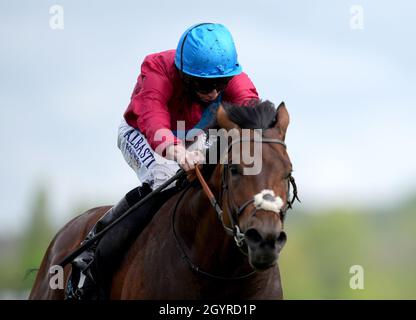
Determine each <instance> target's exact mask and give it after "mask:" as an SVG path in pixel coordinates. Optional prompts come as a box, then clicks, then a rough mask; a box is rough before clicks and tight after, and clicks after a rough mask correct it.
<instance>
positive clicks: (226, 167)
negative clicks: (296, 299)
mask: <svg viewBox="0 0 416 320" xmlns="http://www.w3.org/2000/svg"><path fill="white" fill-rule="evenodd" d="M216 122H217V126H218V127H219V128H224V129H227V130H230V129H237V130H240V131H241V129H248V130H249V132H250V134H251V136H250V138H249V139H246V143H248V146H249V148H250V150H253V149H254V148H255V147H256V146H257V147H258V146H259V145H260V147H261V151H262V152H261V154H260V155H255V156H256V157H260V158H259V159H257V160H259V161H260V163H261V171H260V173H259V174H257V175H244V174H243V169H245V167H246V165H245V164H244V163H238V164H234V163H230V162H224V163H221V162H220V163H217V164H214V165H212V164H211V165H204V166H203V168H202V174H201V176H202V180H203V181H204V182H205V184H206V185H205V188H203V187H201V183H199V182H198V180H197V179H195V180H194V181H193V182H192V183H189V184H188V185H187V186H186V187H185V188H183V189H182V190H181V191H180V192H178V193H177V194H175V195H174V196H172V197H171V198H170V199H169V200H167V202H166V203H165V204H164V205H163V206H162V207H161V208H160V209H159V210H158V212H157V213H156V214H155V216H154V218H153V219H152V220H151V222H150V223H149V225H148V226H147V227H146V228H145V229H144V231H143V232H142V233H141V234H140V235H139V236H138V237H137V239H136V240H135V241H134V242H133V244H132V245H131V247H130V248H129V249H128V250H127V252H126V254H125V256H124V258H123V260H122V261H120V264H119V267H118V268H117V270H115V272H114V274H113V277H112V279H110V280H111V281H110V286H109V292H108V298H109V299H123V300H124V299H146V300H153V299H154V300H170V299H181V300H182V299H190V300H192V299H227V298H236V299H283V290H282V285H281V276H280V270H279V266H278V258H279V254H280V252H281V250H282V248H283V246H284V245H285V243H286V239H287V236H286V233H285V231H284V219H285V216H286V211H287V209H289V208H291V205H292V204H293V202H294V200H295V198H296V199H298V198H297V190H296V185H295V183H294V179H293V177H292V175H291V173H292V164H291V161H290V159H289V155H288V153H287V151H286V145H285V142H284V141H285V136H286V131H287V127H288V125H289V114H288V111H287V109H286V107H285V104H284V103H283V102H282V103H281V104H280V105H279V106H278V108H275V107H274V105H273V104H272V103H271V102H269V101H264V102H262V101H259V102H257V103H256V104H254V105H253V104H252V105H250V106H247V105H245V106H235V105H225V104H224V105H220V107H219V109H218V111H217V114H216ZM254 129H262V130H261V137H260V138H261V139H262V140H258V139H257V138H255V135H254V132H255V130H254ZM256 139H257V140H256ZM232 144H233V145H234V147H235V146H237V150H240V152H242V144H243V142H242V139H237V140H234V141H233V142H232ZM233 152H234V151H233ZM225 153H226V156H230V155H231V148H230V147H228V148H227V150H226V152H225ZM231 156H234V153H233V154H232V155H231ZM205 168H208V169H207V170H205ZM291 186H293V188H294V189H293V198H291V196H290V187H291ZM206 189H208V190H210V191H212V197H213V199H210V198H208V197H207V195H206V192H205V191H204V190H206ZM262 200H264V203H263V204H262V203H261V202H262ZM277 200H279V201H280V202H279V201H277ZM298 200H299V199H298ZM259 201H260V204H259ZM276 205H277V207H273V206H276ZM108 209H109V207H97V208H93V209H90V210H88V211H87V212H85V213H83V214H81V215H79V216H78V217H76V218H74V219H72V220H71V221H70V222H68V223H67V224H66V225H65V226H64V227H63V228H62V229H61V230H59V232H58V233H57V234H56V236H55V237H54V239H53V240H52V242H51V243H50V245H49V247H48V249H47V251H46V253H45V256H44V258H43V260H42V263H41V266H40V269H39V271H38V274H37V277H36V279H35V282H34V285H33V288H32V290H31V293H30V296H29V299H58V300H59V299H64V298H65V293H64V290H63V288H62V287H61V288H54V289H52V288H51V286H50V277H51V273H50V268H51V267H53V266H54V265H55V264H57V263H58V261H60V260H61V259H62V258H63V257H65V256H66V255H67V254H69V253H70V252H72V251H73V250H74V249H76V248H77V247H78V246H79V243H80V242H81V241H82V240H83V239H84V238H85V236H86V234H87V233H88V231H89V230H90V229H91V227H92V226H93V224H94V223H95V222H96V221H97V220H98V219H100V218H101V216H102V215H103V214H104V213H105V212H106V211H107V210H108ZM70 271H71V267H70V265H67V266H66V267H65V268H64V269H63V277H64V282H65V283H66V282H67V280H68V276H69V274H70Z"/></svg>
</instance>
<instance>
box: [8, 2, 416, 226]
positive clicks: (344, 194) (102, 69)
mask: <svg viewBox="0 0 416 320" xmlns="http://www.w3.org/2000/svg"><path fill="white" fill-rule="evenodd" d="M55 4H58V5H60V6H62V8H63V10H64V11H63V12H64V29H63V30H59V29H52V28H51V27H50V19H51V17H52V15H51V14H50V13H49V9H50V7H51V6H52V5H55ZM353 5H359V6H360V7H358V8H357V7H352V6H353ZM361 9H362V18H363V19H362V20H360V17H361V16H360V10H361ZM357 10H358V11H357ZM357 12H358V13H357ZM415 12H416V3H415V2H412V1H396V2H391V1H380V0H377V1H376V0H373V1H369V0H366V1H364V0H361V1H347V0H344V1H329V0H328V1H259V0H257V1H256V2H255V5H253V2H252V1H241V0H240V1H224V0H222V1H215V0H214V1H204V2H199V1H137V0H136V1H74V0H71V1H69V0H68V1H40V0H37V1H33V0H32V1H29V0H28V1H22V0H16V1H7V0H0V45H1V50H0V130H1V131H0V133H1V134H0V143H1V150H2V151H1V158H0V194H1V199H0V208H1V222H0V232H7V231H8V232H14V231H18V230H19V228H20V226H21V225H23V224H24V222H25V221H26V219H27V212H26V209H27V207H28V206H29V205H30V202H31V200H32V192H33V190H34V189H35V187H36V185H37V184H40V183H45V184H47V185H48V186H49V190H50V192H51V195H52V197H53V199H52V203H51V206H52V211H53V214H54V221H55V223H57V224H59V223H63V222H64V221H65V220H67V219H68V218H69V217H70V216H71V215H73V214H74V212H71V210H73V206H74V204H76V203H80V202H87V203H90V204H91V205H93V206H98V205H103V204H111V203H115V202H116V201H118V200H119V199H120V198H121V197H122V196H123V195H124V194H125V193H126V192H127V191H128V190H130V189H131V188H132V187H134V186H135V184H136V183H137V182H136V176H135V174H134V172H133V171H132V170H131V169H130V168H129V167H128V165H127V164H126V163H125V161H124V159H123V157H122V155H121V153H120V151H119V150H118V149H117V145H116V137H117V128H118V125H119V123H120V120H121V117H122V114H123V112H124V110H125V108H126V107H127V105H128V102H129V98H130V94H131V91H132V89H133V86H134V85H135V81H136V78H137V76H138V73H139V68H140V63H141V61H142V59H143V58H144V57H145V56H146V55H147V54H149V53H153V52H158V51H163V50H167V49H172V48H176V45H177V41H178V40H179V37H180V35H181V34H182V33H183V31H184V30H185V29H186V28H188V27H189V26H190V25H193V24H195V23H199V22H207V21H209V22H219V23H223V24H224V25H226V26H227V27H228V28H229V29H230V30H231V32H232V34H233V35H234V40H235V42H236V46H237V50H238V54H239V60H240V63H241V64H242V66H243V68H244V71H246V72H247V73H248V74H249V76H250V77H251V79H252V80H253V82H254V83H255V85H256V86H257V88H258V91H259V93H260V96H261V97H262V98H264V99H269V100H271V101H273V102H275V103H276V104H278V103H280V101H282V100H284V101H285V103H286V106H287V108H288V110H289V113H290V115H291V124H290V126H289V129H288V134H287V143H288V151H289V154H290V156H291V159H292V162H293V164H294V169H295V177H296V179H297V182H298V185H299V189H300V194H301V196H302V199H303V205H304V206H305V207H307V206H315V207H316V206H324V205H334V204H345V203H349V204H352V205H354V206H369V205H372V204H378V205H380V204H386V205H391V204H392V203H393V202H394V201H397V200H399V199H401V197H403V196H406V195H410V194H412V193H414V192H415V191H416V183H415V180H416V165H415V164H416V151H415V150H416V148H415V141H414V140H415V137H416V134H415V133H416V125H415V124H414V122H415V120H416V117H415V116H416V111H415V110H416V109H415V101H416V99H415V98H416V90H415V89H416V74H415V68H416V62H415V56H416V45H415V41H414V39H415V31H416V22H415V19H414V16H415ZM360 23H361V24H360ZM360 26H361V27H362V29H356V28H357V27H360Z"/></svg>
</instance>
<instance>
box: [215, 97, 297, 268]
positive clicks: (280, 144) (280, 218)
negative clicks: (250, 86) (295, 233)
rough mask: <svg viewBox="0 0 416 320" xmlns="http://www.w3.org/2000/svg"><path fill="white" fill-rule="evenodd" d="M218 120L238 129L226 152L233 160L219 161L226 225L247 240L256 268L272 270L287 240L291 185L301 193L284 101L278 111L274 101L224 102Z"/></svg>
mask: <svg viewBox="0 0 416 320" xmlns="http://www.w3.org/2000/svg"><path fill="white" fill-rule="evenodd" d="M217 123H218V125H219V126H220V127H221V128H224V129H226V130H227V132H229V131H230V130H234V131H236V132H238V137H237V138H236V135H233V139H232V142H231V144H229V145H228V147H227V148H228V149H226V150H225V152H224V153H225V154H226V155H227V157H228V159H229V160H228V161H223V162H224V164H223V165H220V166H218V170H219V174H218V175H217V177H220V179H221V181H217V183H218V184H220V188H221V191H220V194H221V197H220V205H221V206H222V209H223V210H224V213H225V214H224V218H223V223H224V227H225V228H226V230H227V229H228V230H227V231H228V233H230V234H232V235H233V236H234V238H235V240H236V242H237V245H239V246H243V245H244V244H245V245H246V247H247V251H248V258H249V262H250V264H251V266H252V267H254V268H255V269H256V270H265V269H268V268H270V267H272V266H274V265H275V264H276V263H277V259H278V256H279V253H280V251H281V250H282V248H283V246H284V245H285V243H286V233H285V232H284V231H283V222H284V218H285V213H286V210H287V209H288V208H290V207H291V204H292V203H293V200H294V199H290V190H289V189H290V185H293V187H294V198H295V197H296V186H295V184H294V180H293V178H292V176H291V172H292V164H291V162H290V159H289V156H288V154H287V152H286V145H285V143H284V140H285V135H286V129H287V127H288V125H289V114H288V112H287V109H286V107H285V105H284V103H281V104H280V105H279V107H278V108H277V110H276V109H275V108H274V106H273V104H272V103H271V102H269V101H265V102H261V103H257V104H255V105H250V106H233V105H227V104H225V105H223V106H220V107H219V109H218V112H217ZM256 129H261V130H256ZM247 153H249V157H248V155H247ZM245 159H246V160H247V159H250V163H247V162H245ZM236 160H237V161H236ZM255 166H257V168H255V170H254V167H255ZM253 172H255V174H253ZM230 230H232V233H231V231H230Z"/></svg>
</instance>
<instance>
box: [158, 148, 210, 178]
mask: <svg viewBox="0 0 416 320" xmlns="http://www.w3.org/2000/svg"><path fill="white" fill-rule="evenodd" d="M166 158H167V159H170V160H175V161H176V162H177V163H178V164H179V166H180V167H181V168H182V169H184V170H185V171H192V170H195V166H196V165H198V164H200V163H204V162H205V157H204V155H203V153H202V152H200V151H188V150H186V149H185V147H184V146H183V145H181V144H177V145H170V146H168V147H167V148H166Z"/></svg>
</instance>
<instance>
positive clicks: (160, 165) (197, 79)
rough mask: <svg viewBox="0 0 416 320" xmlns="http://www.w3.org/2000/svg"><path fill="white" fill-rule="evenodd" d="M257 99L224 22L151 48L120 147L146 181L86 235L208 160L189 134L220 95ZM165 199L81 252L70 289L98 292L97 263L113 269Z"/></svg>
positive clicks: (75, 293)
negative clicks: (188, 140)
mask: <svg viewBox="0 0 416 320" xmlns="http://www.w3.org/2000/svg"><path fill="white" fill-rule="evenodd" d="M253 99H256V100H258V99H259V98H258V94H257V91H256V88H255V87H254V85H253V83H252V82H251V80H250V79H249V78H248V76H247V75H246V74H245V73H243V72H242V68H241V65H240V64H239V63H238V60H237V52H236V49H235V45H234V41H233V38H232V36H231V34H230V32H229V31H228V29H227V28H226V27H224V26H223V25H221V24H215V23H201V24H197V25H194V26H192V27H190V28H189V29H187V30H186V31H185V32H184V34H183V35H182V37H181V38H180V40H179V43H178V46H177V49H176V50H168V51H163V52H159V53H154V54H150V55H148V56H147V57H146V58H145V59H144V61H143V63H142V65H141V73H140V75H139V77H138V79H137V83H136V86H135V88H134V90H133V93H132V96H131V102H130V104H129V106H128V108H127V110H126V112H125V113H124V117H123V120H122V122H121V125H120V127H119V133H118V147H119V149H120V150H121V152H122V154H123V156H124V158H125V160H126V161H127V163H128V164H129V166H130V167H131V168H132V169H133V170H134V171H135V172H136V174H137V176H138V178H139V180H140V183H141V186H140V187H138V188H135V189H133V190H131V191H130V192H129V193H127V194H126V196H125V197H124V198H123V199H122V200H121V201H120V202H119V203H118V204H116V205H115V206H114V207H112V208H111V209H110V210H109V211H108V212H107V213H106V214H104V215H103V217H102V218H101V219H100V220H99V221H98V222H97V223H96V224H95V226H94V227H93V228H92V230H91V231H90V232H89V234H88V235H87V238H86V240H88V239H91V238H92V237H93V236H94V235H95V234H97V233H98V232H99V231H100V230H102V229H103V228H104V227H105V226H107V225H108V224H109V223H111V222H112V221H114V220H115V219H116V218H118V217H120V216H121V215H122V214H123V213H124V212H126V211H127V210H128V209H129V208H130V207H131V206H133V205H134V204H135V203H137V202H138V201H139V200H140V199H142V198H143V197H144V196H146V195H147V194H149V193H150V192H151V191H152V190H154V189H156V188H157V187H159V186H160V185H161V184H163V183H164V182H166V181H167V180H168V179H169V178H171V177H172V176H173V175H174V174H175V173H176V172H177V170H178V169H180V168H182V169H184V170H185V171H188V172H189V171H192V170H194V168H195V165H197V164H198V163H201V162H203V161H204V155H203V153H202V152H201V151H200V150H193V151H191V150H189V149H187V148H186V147H185V135H186V134H187V133H189V132H190V130H192V129H203V128H204V127H206V126H207V124H209V123H210V122H211V121H212V120H213V119H214V117H215V111H216V108H218V105H219V103H220V102H221V101H227V102H230V103H233V104H240V105H242V104H244V103H246V102H248V101H250V100H253ZM181 121H182V122H181ZM162 204H163V200H162V201H161V199H160V198H158V197H154V198H151V199H150V200H149V201H148V202H146V203H145V204H143V205H142V206H141V207H140V208H138V209H137V212H134V213H133V214H131V215H129V216H127V217H126V218H125V219H124V220H122V221H121V222H120V223H119V224H117V225H116V226H114V227H113V228H112V229H110V230H109V231H108V232H107V233H106V234H105V236H104V237H103V238H102V239H101V240H100V241H99V242H98V243H97V244H96V245H93V246H91V247H89V248H88V249H87V250H86V251H84V252H83V253H82V254H81V255H79V256H78V257H77V258H76V259H75V260H74V261H73V262H72V266H73V268H72V270H73V272H72V273H73V274H72V278H71V281H70V285H68V288H69V289H68V288H67V297H68V298H73V299H91V298H97V295H96V292H97V291H96V286H97V283H98V282H100V285H102V282H105V281H104V280H102V281H100V280H99V279H98V278H100V277H101V276H99V275H98V272H97V270H96V269H97V268H96V265H99V268H100V272H99V273H100V275H101V274H103V271H102V269H103V268H104V269H106V270H108V272H107V274H108V276H110V277H111V275H110V274H111V272H112V271H114V268H115V267H116V264H117V263H119V262H120V261H121V259H122V257H123V253H124V252H125V249H126V248H127V247H128V246H129V245H130V244H131V243H132V241H133V240H134V239H135V238H137V236H138V234H139V233H140V231H141V230H142V229H143V228H144V227H145V225H146V224H147V223H148V222H149V221H150V220H151V218H152V216H153V214H154V213H155V212H156V211H157V210H158V209H159V208H160V207H161V205H162ZM76 272H78V276H76ZM105 273H106V271H104V274H105ZM75 282H76V283H75Z"/></svg>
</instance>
